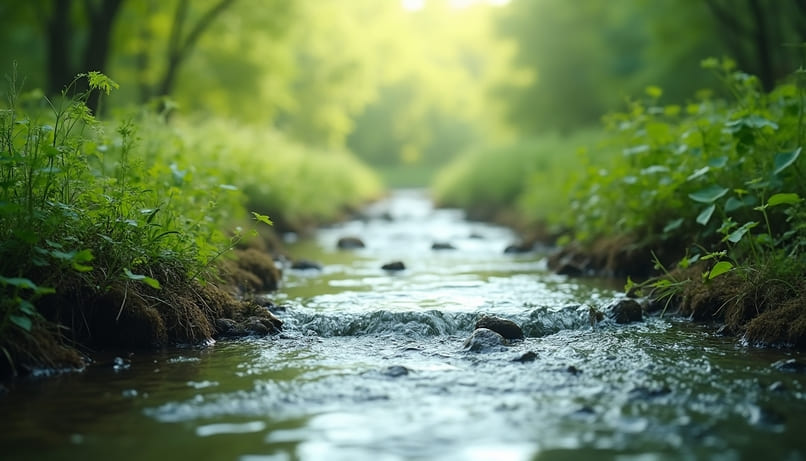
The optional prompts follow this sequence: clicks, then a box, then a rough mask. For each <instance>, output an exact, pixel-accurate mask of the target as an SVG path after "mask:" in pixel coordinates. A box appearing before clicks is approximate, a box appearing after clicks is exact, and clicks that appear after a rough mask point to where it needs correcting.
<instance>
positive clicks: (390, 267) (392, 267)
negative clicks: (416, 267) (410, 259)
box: [381, 261, 406, 271]
mask: <svg viewBox="0 0 806 461" xmlns="http://www.w3.org/2000/svg"><path fill="white" fill-rule="evenodd" d="M381 269H383V270H385V271H402V270H405V269H406V265H405V264H403V262H402V261H393V262H390V263H386V264H384V265H383V266H381Z"/></svg>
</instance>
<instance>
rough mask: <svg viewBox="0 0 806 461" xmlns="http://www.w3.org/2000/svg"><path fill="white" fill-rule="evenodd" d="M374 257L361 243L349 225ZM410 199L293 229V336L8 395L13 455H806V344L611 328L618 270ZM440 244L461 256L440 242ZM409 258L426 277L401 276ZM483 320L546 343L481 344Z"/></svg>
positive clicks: (2, 427)
mask: <svg viewBox="0 0 806 461" xmlns="http://www.w3.org/2000/svg"><path fill="white" fill-rule="evenodd" d="M345 236H358V237H360V238H361V239H362V240H363V241H364V242H365V243H366V247H365V248H360V249H354V250H339V249H337V246H336V242H337V240H338V239H339V238H340V237H345ZM515 238H516V236H515V235H514V234H512V232H511V231H509V230H508V229H505V228H502V227H497V226H493V225H489V224H484V223H476V222H470V221H467V220H466V219H464V216H463V214H462V213H461V212H460V211H458V210H450V209H447V210H443V209H434V208H433V206H432V204H431V202H430V201H429V200H428V197H427V195H426V193H425V192H424V191H420V190H400V191H395V192H394V193H393V194H392V195H391V196H390V197H389V198H388V199H386V200H383V201H381V202H379V203H376V204H373V205H372V206H370V207H369V208H367V210H366V211H365V213H364V214H363V215H362V217H361V218H360V219H359V218H357V219H355V220H352V221H348V222H345V223H342V224H339V225H337V226H333V227H329V228H324V229H321V230H320V231H319V232H318V233H317V234H316V235H315V236H314V237H313V238H311V239H300V240H299V241H295V240H294V239H293V238H290V237H289V243H288V248H289V253H290V254H292V255H294V256H295V257H297V258H305V259H309V260H313V261H317V262H319V263H321V264H322V266H323V267H322V269H321V270H290V269H286V270H285V271H284V280H283V284H282V286H281V288H280V290H279V291H278V292H277V293H272V294H271V297H272V299H273V300H274V302H275V303H276V304H277V305H283V306H286V309H285V310H284V311H282V312H279V313H278V314H277V315H278V316H279V317H280V318H281V319H282V320H283V321H284V322H285V331H284V332H283V334H281V335H278V336H270V337H265V338H246V339H242V340H235V341H220V342H218V343H216V344H214V345H212V346H209V347H206V348H181V349H172V350H166V351H160V352H154V353H150V352H149V353H146V352H137V353H134V354H127V355H115V354H100V355H99V356H98V357H97V358H98V360H97V363H96V364H94V365H93V366H90V367H89V368H88V369H87V370H86V371H85V372H83V373H65V374H59V375H56V376H49V377H46V378H36V377H34V378H27V379H24V380H18V381H17V382H15V383H13V384H12V385H11V388H12V389H11V391H10V392H8V393H7V394H5V395H0V415H2V417H0V459H2V460H33V459H48V460H78V459H81V460H106V459H115V460H118V461H125V460H138V461H139V460H180V459H181V460H184V459H195V460H238V461H290V460H345V461H387V460H388V461H398V460H457V461H460V460H461V461H465V460H507V461H519V460H567V459H624V460H628V459H629V460H638V459H640V460H656V459H657V460H662V459H669V460H671V459H675V460H677V459H716V460H740V459H758V458H763V459H769V460H772V459H776V460H777V459H781V460H802V459H806V370H804V366H803V365H802V364H803V363H805V362H804V357H803V355H802V354H801V353H799V352H795V351H789V350H780V349H759V348H754V347H750V346H747V345H742V344H741V342H740V341H737V340H736V339H735V338H725V337H721V336H719V335H716V334H714V333H712V329H709V328H706V327H703V326H699V325H696V324H693V323H691V322H689V321H687V320H685V319H680V318H676V317H674V316H672V315H668V314H667V315H666V316H664V317H660V316H659V315H657V314H655V315H652V316H646V317H645V318H644V320H643V321H642V322H637V323H631V324H616V323H615V322H613V321H612V320H609V319H605V320H604V321H602V322H599V323H597V324H595V325H592V324H591V322H590V314H589V311H590V308H592V307H593V308H598V309H603V308H605V307H606V306H607V305H608V304H610V303H612V302H613V300H614V299H617V298H618V297H619V296H620V290H619V287H618V286H614V283H613V281H608V280H596V279H584V280H579V279H568V278H566V277H563V276H559V275H555V274H552V273H551V272H549V271H548V270H547V269H546V266H545V256H546V254H545V253H544V252H540V251H537V252H532V253H527V254H514V255H513V254H505V253H504V248H505V247H506V246H507V245H509V244H511V243H513V242H515ZM435 242H445V243H450V244H451V245H453V246H454V247H455V249H453V250H434V249H432V244H433V243H435ZM393 261H401V262H403V263H404V264H405V267H406V268H405V270H402V271H394V272H393V271H385V270H383V269H381V266H382V265H383V264H385V263H389V262H393ZM482 314H490V315H496V316H499V317H503V318H506V319H510V320H512V321H514V322H516V323H517V324H518V325H520V326H521V327H522V328H523V330H524V333H525V335H526V338H525V340H523V341H518V342H514V343H513V344H511V345H509V346H501V347H497V348H492V349H490V350H485V351H482V352H473V351H469V350H466V349H465V348H464V345H463V344H464V341H465V339H466V338H467V337H468V336H469V335H470V333H471V332H472V331H473V327H474V323H475V321H476V320H477V319H478V318H479V317H480V316H481V315H482Z"/></svg>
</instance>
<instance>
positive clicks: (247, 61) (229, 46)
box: [0, 0, 806, 165]
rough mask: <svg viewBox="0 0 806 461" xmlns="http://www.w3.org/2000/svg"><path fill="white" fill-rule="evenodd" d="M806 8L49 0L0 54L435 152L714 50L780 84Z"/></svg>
mask: <svg viewBox="0 0 806 461" xmlns="http://www.w3.org/2000/svg"><path fill="white" fill-rule="evenodd" d="M804 18H806V2H804V1H801V0H792V1H788V2H782V1H776V0H741V1H738V0H737V1H725V0H707V1H695V0H685V1H672V0H654V1H652V2H649V1H648V0H614V1H609V2H601V1H598V0H578V1H574V2H567V1H563V0H533V1H527V0H509V1H505V0H497V1H490V0H488V1H482V0H475V1H470V0H465V1H457V0H427V1H426V0H423V1H413V0H403V1H392V0H389V1H378V0H349V1H337V0H269V1H263V2H255V1H249V0H197V1H196V0H194V1H192V2H191V1H188V0H172V1H156V0H144V1H137V2H135V1H131V0H91V1H86V2H71V1H69V0H35V1H31V2H3V3H2V5H0V39H2V40H3V43H4V47H3V50H2V51H0V59H1V60H2V61H0V63H2V64H3V66H4V67H5V68H6V69H10V67H11V62H12V60H16V61H19V68H20V71H21V73H22V74H24V75H26V76H27V77H28V83H27V86H28V87H29V88H30V87H35V86H38V87H42V88H43V89H45V90H46V92H48V93H50V94H56V93H58V92H59V91H60V90H61V89H62V88H64V86H65V85H66V84H67V83H68V82H70V81H71V80H72V79H73V77H74V76H75V75H76V74H78V73H81V72H87V71H95V70H97V71H102V72H104V73H106V74H107V75H109V76H110V77H112V78H113V79H115V80H116V81H117V82H119V83H120V84H121V91H119V92H118V93H117V94H116V95H113V97H111V98H109V99H108V101H107V102H106V103H105V104H108V107H107V108H108V109H110V110H114V109H115V108H122V107H127V106H129V105H132V104H142V103H151V104H154V105H155V106H156V107H159V108H163V109H165V108H174V107H178V108H179V110H180V111H181V112H182V113H184V114H188V115H199V116H206V117H209V116H211V115H212V116H217V117H225V118H230V119H234V120H237V121H239V122H241V123H250V124H257V125H258V126H267V127H268V126H273V127H276V128H279V129H281V130H283V131H284V132H286V134H288V135H289V136H290V137H292V138H294V139H296V140H298V141H301V142H303V143H306V144H310V145H315V146H322V147H336V148H341V147H348V148H350V149H351V150H353V151H354V152H355V153H357V154H358V155H359V156H360V157H362V158H363V159H365V160H366V161H368V162H370V163H373V164H377V165H395V164H400V163H404V164H416V163H421V164H431V165H437V164H441V163H443V162H444V161H446V160H447V159H449V158H451V157H452V156H454V155H456V154H457V153H458V152H461V151H463V150H465V149H467V148H468V147H472V146H474V145H478V144H483V143H488V142H491V141H495V140H500V139H505V138H507V137H508V136H511V135H513V134H517V133H520V134H535V133H545V132H551V131H558V130H559V131H565V132H567V131H573V130H576V129H578V128H580V127H584V126H586V125H590V124H594V123H598V121H599V119H600V117H601V116H602V115H603V114H604V113H605V112H608V111H611V110H614V109H617V108H619V107H621V106H622V105H623V102H624V100H625V99H626V98H627V97H628V95H633V94H637V93H640V92H641V91H642V90H643V88H644V87H646V86H648V85H658V86H660V87H662V88H664V90H665V95H666V96H668V97H669V98H673V99H674V100H684V99H685V98H690V97H692V96H693V95H694V94H695V93H696V91H697V90H699V89H700V88H702V87H706V86H709V82H708V80H707V78H708V77H707V74H706V73H703V74H701V75H692V72H696V69H697V63H698V62H699V61H700V60H701V59H704V58H706V57H708V56H722V55H731V56H733V57H734V58H735V59H736V60H737V61H738V63H739V66H740V67H741V68H743V69H746V70H748V71H749V72H753V73H755V74H756V75H759V76H760V78H761V79H762V82H763V84H764V86H765V87H766V88H770V87H771V86H772V85H773V83H774V82H775V81H777V80H779V79H780V78H782V77H783V76H785V75H787V74H788V73H789V72H791V71H792V70H793V69H794V68H795V67H797V65H798V64H799V63H800V59H801V56H800V55H799V51H800V50H799V49H798V48H797V47H795V46H794V45H797V44H798V43H802V42H803V41H804V40H806V30H804V29H803V28H802V27H799V25H800V24H801V23H802V20H803V19H804ZM88 105H89V106H90V107H91V108H93V109H98V107H97V101H92V100H91V101H89V102H88Z"/></svg>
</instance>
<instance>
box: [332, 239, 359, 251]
mask: <svg viewBox="0 0 806 461" xmlns="http://www.w3.org/2000/svg"><path fill="white" fill-rule="evenodd" d="M336 246H337V247H339V248H341V249H342V250H352V249H355V248H364V247H365V246H366V245H364V241H363V240H361V239H360V238H358V237H342V238H340V239H339V241H338V242H337V243H336Z"/></svg>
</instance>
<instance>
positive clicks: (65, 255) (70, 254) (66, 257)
mask: <svg viewBox="0 0 806 461" xmlns="http://www.w3.org/2000/svg"><path fill="white" fill-rule="evenodd" d="M50 255H51V256H53V257H54V258H56V259H61V260H62V261H71V260H72V259H73V258H75V256H76V252H75V251H59V250H51V251H50Z"/></svg>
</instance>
